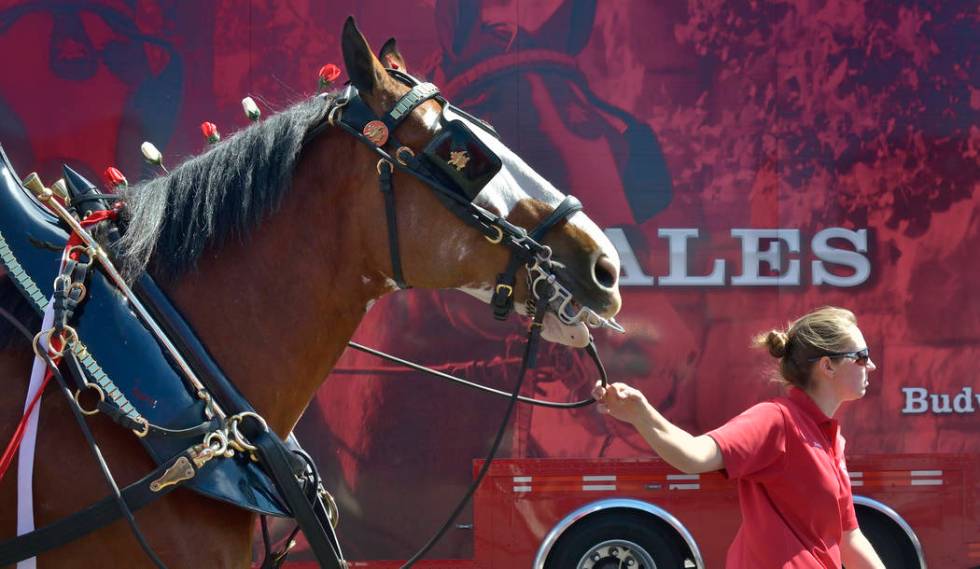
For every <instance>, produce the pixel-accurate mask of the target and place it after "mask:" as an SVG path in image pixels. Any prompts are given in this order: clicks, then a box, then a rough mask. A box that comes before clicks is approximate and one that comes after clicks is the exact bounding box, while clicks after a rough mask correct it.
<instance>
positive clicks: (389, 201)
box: [378, 159, 411, 289]
mask: <svg viewBox="0 0 980 569" xmlns="http://www.w3.org/2000/svg"><path fill="white" fill-rule="evenodd" d="M391 174H392V165H391V162H388V161H387V160H383V159H382V160H378V189H380V190H381V195H382V196H384V200H385V221H386V222H387V226H388V253H389V257H390V258H391V272H392V278H393V279H394V281H395V284H397V285H398V288H401V289H406V288H411V287H410V286H409V285H408V283H406V282H405V275H404V273H403V272H402V256H401V252H400V250H399V246H398V216H397V214H396V211H397V210H396V209H395V187H394V185H393V184H392V183H391Z"/></svg>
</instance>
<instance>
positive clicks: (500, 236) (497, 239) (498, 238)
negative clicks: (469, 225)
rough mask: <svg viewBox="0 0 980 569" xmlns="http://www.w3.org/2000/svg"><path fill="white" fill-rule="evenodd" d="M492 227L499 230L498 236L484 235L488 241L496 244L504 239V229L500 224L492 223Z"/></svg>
mask: <svg viewBox="0 0 980 569" xmlns="http://www.w3.org/2000/svg"><path fill="white" fill-rule="evenodd" d="M490 228H491V229H496V230H497V236H496V237H490V236H489V235H484V236H483V237H484V238H485V239H486V240H487V241H489V242H491V243H493V244H495V245H496V244H497V243H500V242H501V241H503V240H504V230H503V229H501V228H500V226H499V225H491V226H490Z"/></svg>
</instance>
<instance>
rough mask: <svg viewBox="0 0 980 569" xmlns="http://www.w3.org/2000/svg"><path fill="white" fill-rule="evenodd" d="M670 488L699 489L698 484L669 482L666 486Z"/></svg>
mask: <svg viewBox="0 0 980 569" xmlns="http://www.w3.org/2000/svg"><path fill="white" fill-rule="evenodd" d="M667 488H668V489H670V490H700V489H701V485H700V484H671V485H670V486H668V487H667Z"/></svg>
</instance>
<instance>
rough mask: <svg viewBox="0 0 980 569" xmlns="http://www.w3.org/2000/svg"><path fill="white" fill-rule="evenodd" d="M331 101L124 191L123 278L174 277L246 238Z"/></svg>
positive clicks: (308, 104)
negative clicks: (213, 250) (209, 251)
mask: <svg viewBox="0 0 980 569" xmlns="http://www.w3.org/2000/svg"><path fill="white" fill-rule="evenodd" d="M333 97H334V96H328V97H327V98H326V100H325V99H324V98H321V97H313V98H311V99H308V100H306V101H303V102H300V103H298V104H296V105H294V106H292V107H290V108H289V109H287V110H285V111H283V112H281V113H278V114H275V115H272V116H270V117H269V118H267V119H265V120H263V121H262V122H259V123H256V124H253V125H251V126H250V127H248V128H246V129H243V130H241V131H239V132H237V133H235V134H234V135H232V136H230V137H228V138H227V139H225V140H223V141H221V142H220V143H218V144H216V145H215V146H213V147H212V148H210V149H209V150H208V151H207V152H205V153H203V154H201V155H198V156H195V157H192V158H190V159H188V160H187V161H185V162H183V163H182V164H181V165H180V166H178V167H177V168H175V169H173V170H172V171H171V172H170V173H169V174H168V175H166V176H162V177H160V178H156V179H153V180H149V181H146V182H142V183H140V184H137V185H135V186H132V187H130V188H129V189H127V190H126V191H124V192H123V199H124V201H125V203H126V211H125V213H124V220H125V225H126V231H125V233H124V235H123V237H122V239H121V240H120V241H119V242H117V243H116V245H115V247H114V254H115V256H116V260H117V262H118V264H119V265H120V269H121V271H122V272H123V274H124V275H125V276H126V277H127V278H130V279H132V278H135V276H136V275H138V274H139V273H140V272H142V271H143V270H144V269H147V268H150V269H152V270H153V271H154V272H156V273H158V274H160V275H161V276H165V277H174V276H177V275H179V274H181V273H183V272H185V271H187V270H188V269H190V268H192V267H194V266H195V264H196V262H197V260H198V259H199V257H200V255H201V253H202V252H203V251H204V250H205V249H206V248H207V247H209V246H212V245H216V244H220V243H221V242H222V241H223V240H226V239H229V238H237V239H245V238H247V237H248V234H249V232H250V230H251V229H252V228H253V227H254V226H255V225H257V224H258V223H259V222H260V221H261V220H262V219H263V218H264V217H265V216H266V215H267V214H268V213H270V212H272V211H274V210H275V209H276V208H277V206H278V205H279V204H280V202H281V201H282V198H283V196H284V195H285V194H286V193H287V192H288V191H289V189H290V186H291V182H292V175H293V172H294V170H295V168H296V165H297V163H298V160H299V156H300V152H301V151H302V149H303V143H304V137H305V136H306V134H307V132H308V131H309V130H310V129H311V128H312V127H313V126H315V125H317V124H319V123H320V122H321V121H322V120H323V119H324V117H325V116H326V113H327V110H328V109H329V106H330V102H331V100H332V98H333Z"/></svg>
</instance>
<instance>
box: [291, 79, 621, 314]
mask: <svg viewBox="0 0 980 569" xmlns="http://www.w3.org/2000/svg"><path fill="white" fill-rule="evenodd" d="M387 71H388V73H389V75H391V77H393V78H394V79H396V80H397V81H399V82H401V83H403V84H404V85H406V86H408V87H410V90H409V91H408V92H407V93H405V94H404V95H402V96H401V98H399V100H398V101H397V102H396V103H395V105H394V106H393V107H392V109H391V111H389V112H387V113H386V114H385V115H384V116H381V117H377V116H375V114H374V112H373V111H372V110H371V108H370V107H369V106H368V105H367V103H365V102H364V100H363V99H362V98H361V96H360V94H359V93H358V92H357V89H356V88H354V86H353V85H348V86H347V88H346V89H345V90H344V91H343V92H342V93H341V95H340V96H339V97H337V98H336V99H335V100H334V101H333V103H332V106H331V109H330V110H329V112H328V113H327V119H326V121H325V122H324V123H321V124H320V125H318V126H317V127H315V128H314V129H312V130H311V131H310V133H309V134H308V135H307V137H306V139H307V140H311V139H312V138H314V137H315V136H317V135H318V134H319V133H320V132H322V130H323V129H325V128H327V127H328V126H336V127H339V128H341V129H342V130H344V131H346V132H347V133H348V134H350V135H351V136H353V137H354V138H355V139H357V140H358V141H360V142H361V143H363V144H364V145H365V146H367V147H368V148H369V149H371V150H372V151H373V152H374V153H375V154H377V155H378V163H377V171H378V185H379V189H380V191H381V193H382V194H383V195H384V200H385V216H386V219H387V227H388V243H389V251H390V256H391V264H392V270H393V273H394V274H393V280H394V281H395V283H396V284H397V285H398V286H399V287H400V288H409V285H408V284H407V283H406V281H405V277H404V273H403V271H402V262H401V254H400V248H399V242H398V228H397V215H396V213H395V211H396V210H395V197H394V184H393V180H392V175H393V173H394V171H395V170H397V171H399V172H404V173H406V174H408V175H411V176H412V177H414V178H416V179H417V180H419V181H421V182H422V183H423V184H425V185H426V186H427V187H429V188H431V189H432V190H433V191H434V192H435V194H436V196H437V197H438V198H439V200H440V201H441V202H442V203H443V204H444V205H445V206H446V207H447V208H448V209H449V210H450V211H452V212H453V213H454V214H455V215H456V216H457V217H458V218H459V219H461V220H462V221H463V222H464V223H466V224H468V225H470V226H471V227H474V228H475V229H477V230H478V231H480V232H481V233H482V234H483V235H484V237H486V238H487V240H488V241H490V242H491V243H495V244H500V245H503V246H505V247H507V248H508V249H510V252H511V260H510V261H509V262H508V265H507V268H506V269H505V270H504V272H503V273H501V274H500V275H498V278H497V283H496V285H495V286H494V293H493V298H492V301H491V305H492V306H493V311H494V316H495V317H496V318H497V319H498V320H503V319H505V318H507V316H508V315H509V314H510V312H511V311H512V310H513V302H514V299H513V296H514V281H515V274H516V272H517V270H518V269H519V268H520V266H521V265H524V266H525V268H526V269H527V275H528V278H529V282H528V285H529V286H528V299H529V301H530V302H533V303H534V304H544V305H545V306H546V307H547V308H549V309H551V310H552V312H553V313H554V314H555V316H557V317H558V319H559V320H560V321H561V322H562V323H563V324H565V325H574V324H577V323H579V322H584V323H585V324H586V325H588V326H590V327H593V328H600V327H605V328H611V329H613V330H616V331H618V332H623V328H622V327H621V326H620V325H619V324H617V323H616V321H615V320H613V319H611V318H604V317H602V316H600V315H599V314H597V313H596V312H595V311H593V310H592V309H591V308H589V307H587V306H586V305H585V304H580V303H576V302H575V301H574V296H573V294H572V293H571V292H570V291H569V289H568V288H567V287H566V286H565V285H564V284H563V283H562V282H561V276H560V275H561V269H560V265H558V264H557V263H556V262H555V261H554V260H552V258H551V254H552V251H551V248H550V247H548V246H547V245H544V244H542V243H541V239H542V238H543V237H544V235H545V234H546V233H547V232H548V230H550V229H551V228H552V227H554V226H555V225H557V224H558V223H560V222H562V221H564V220H566V219H567V218H569V217H570V216H572V215H574V214H575V213H576V212H578V211H581V209H582V204H581V202H579V200H578V199H577V198H575V197H573V196H567V197H566V198H565V199H564V200H563V201H562V202H561V203H560V204H559V205H558V206H557V207H556V208H555V209H554V210H553V211H552V212H551V214H549V215H548V216H547V217H546V218H545V219H544V220H542V221H541V222H540V223H539V224H538V226H537V227H535V228H534V229H532V230H531V231H528V230H526V229H525V228H523V227H520V226H517V225H514V224H512V223H510V222H508V221H507V220H506V219H505V218H503V217H502V216H499V215H496V214H494V213H492V212H490V211H487V210H486V209H484V208H482V207H480V206H478V205H476V204H475V203H474V201H473V200H474V199H475V198H476V196H477V194H478V193H479V192H480V190H482V189H483V187H484V186H486V185H487V183H489V182H490V180H491V179H492V178H493V177H494V175H496V173H497V172H498V171H499V170H500V168H501V161H500V158H499V157H498V156H497V155H496V154H495V153H494V152H493V151H492V150H491V149H490V148H488V147H487V146H486V145H485V144H484V143H483V142H482V141H481V140H480V139H479V137H477V136H476V135H475V134H474V133H473V132H472V131H471V129H470V126H469V124H473V125H476V126H477V127H478V128H480V129H482V130H484V131H485V132H486V133H488V134H490V135H492V136H493V137H494V138H499V136H498V134H497V132H496V131H495V130H494V129H493V127H492V126H490V125H489V124H487V123H486V122H484V121H482V120H480V119H478V118H476V117H473V116H471V115H469V114H468V113H466V112H465V111H463V110H461V109H459V108H457V107H454V106H453V105H451V104H450V103H449V102H448V101H446V99H444V98H443V97H442V96H441V95H440V92H439V89H438V88H437V87H436V86H435V85H433V84H432V83H423V82H420V81H419V80H418V79H416V78H415V77H412V76H411V75H409V74H407V73H404V72H402V71H399V70H396V69H388V70H387ZM430 99H434V100H436V101H437V102H439V104H440V105H441V106H442V107H443V112H442V113H441V114H440V117H439V122H440V125H441V127H442V128H441V129H440V131H439V132H437V133H436V135H435V137H434V138H433V140H432V141H431V142H429V144H428V145H426V147H425V149H423V151H422V152H421V153H420V154H419V155H418V156H416V154H415V152H414V151H413V150H412V149H411V148H409V147H407V146H405V145H403V144H401V143H400V142H399V141H398V139H397V137H396V136H395V131H396V130H397V128H398V126H399V125H400V124H401V123H402V122H403V121H404V120H405V119H406V118H407V117H408V116H409V115H410V114H411V112H412V111H413V110H414V109H415V108H416V107H418V106H419V105H421V104H422V103H424V102H426V101H428V100H430ZM446 109H451V111H452V112H453V113H455V114H457V115H460V116H462V117H465V118H466V119H468V123H469V124H467V122H463V121H461V120H447V119H446V116H445V110H446ZM464 160H465V162H464ZM461 164H462V165H461Z"/></svg>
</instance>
